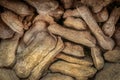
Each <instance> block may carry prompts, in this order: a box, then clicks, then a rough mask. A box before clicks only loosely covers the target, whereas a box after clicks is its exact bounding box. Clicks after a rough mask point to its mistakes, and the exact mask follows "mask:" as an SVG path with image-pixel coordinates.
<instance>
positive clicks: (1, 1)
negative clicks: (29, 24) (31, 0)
mask: <svg viewBox="0 0 120 80" xmlns="http://www.w3.org/2000/svg"><path fill="white" fill-rule="evenodd" d="M0 5H1V6H3V7H5V8H7V9H9V10H11V11H13V12H15V13H17V14H18V15H20V16H28V15H32V14H33V10H32V9H31V8H30V7H29V6H28V5H27V4H25V3H23V2H21V1H18V0H17V1H15V0H13V1H10V0H0Z"/></svg>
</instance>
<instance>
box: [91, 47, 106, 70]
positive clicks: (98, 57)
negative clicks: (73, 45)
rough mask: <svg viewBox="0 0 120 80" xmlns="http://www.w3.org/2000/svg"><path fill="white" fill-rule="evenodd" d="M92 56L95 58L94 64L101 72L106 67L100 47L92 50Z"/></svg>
mask: <svg viewBox="0 0 120 80" xmlns="http://www.w3.org/2000/svg"><path fill="white" fill-rule="evenodd" d="M91 56H92V58H93V62H94V65H95V67H96V68H97V69H98V70H100V69H102V68H103V66H104V59H103V57H102V55H101V50H100V48H98V47H93V48H91Z"/></svg>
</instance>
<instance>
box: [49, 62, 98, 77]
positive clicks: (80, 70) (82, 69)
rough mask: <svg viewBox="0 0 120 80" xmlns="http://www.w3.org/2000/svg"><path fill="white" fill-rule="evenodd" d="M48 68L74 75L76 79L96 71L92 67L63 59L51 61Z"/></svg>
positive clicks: (91, 74) (88, 75) (89, 75)
mask: <svg viewBox="0 0 120 80" xmlns="http://www.w3.org/2000/svg"><path fill="white" fill-rule="evenodd" d="M63 65H64V66H63ZM50 70H51V71H52V72H60V73H62V74H66V75H69V76H72V77H75V78H76V79H84V78H89V77H92V76H93V75H94V74H95V73H96V69H95V68H93V67H88V66H83V65H78V64H73V63H68V62H64V61H58V62H56V63H53V64H52V65H51V66H50Z"/></svg>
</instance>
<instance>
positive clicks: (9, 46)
mask: <svg viewBox="0 0 120 80" xmlns="http://www.w3.org/2000/svg"><path fill="white" fill-rule="evenodd" d="M19 38H20V35H18V34H15V36H14V37H13V38H11V39H5V40H1V42H0V67H9V66H12V65H13V63H14V62H15V54H16V49H17V46H18V42H19Z"/></svg>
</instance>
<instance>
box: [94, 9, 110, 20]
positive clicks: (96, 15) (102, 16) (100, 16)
mask: <svg viewBox="0 0 120 80" xmlns="http://www.w3.org/2000/svg"><path fill="white" fill-rule="evenodd" d="M93 16H94V18H95V20H96V21H97V22H105V21H107V19H108V17H109V13H108V11H107V9H106V8H104V9H103V10H101V11H100V12H98V13H93Z"/></svg>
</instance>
